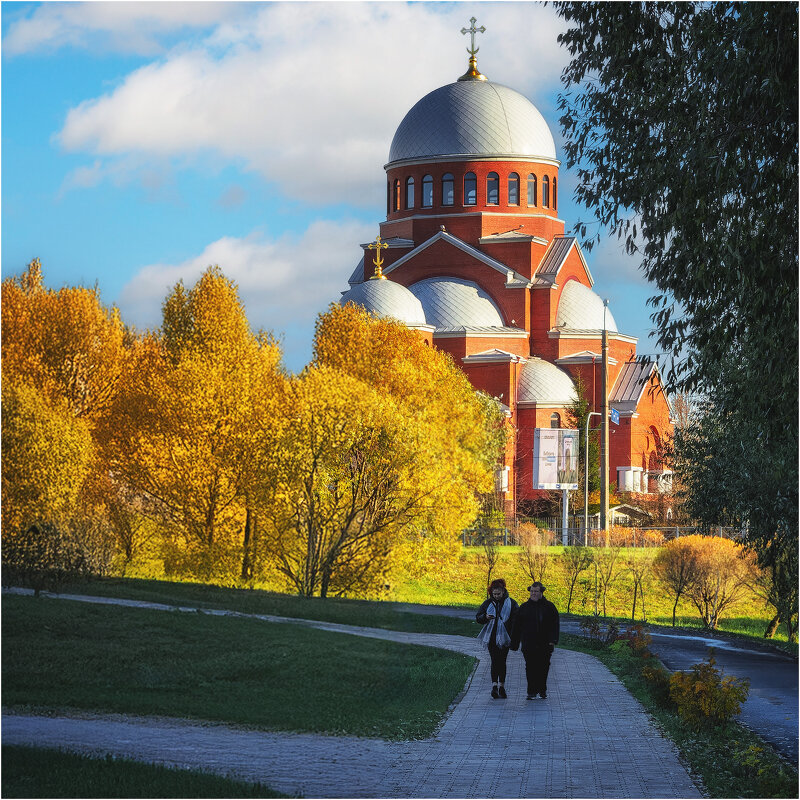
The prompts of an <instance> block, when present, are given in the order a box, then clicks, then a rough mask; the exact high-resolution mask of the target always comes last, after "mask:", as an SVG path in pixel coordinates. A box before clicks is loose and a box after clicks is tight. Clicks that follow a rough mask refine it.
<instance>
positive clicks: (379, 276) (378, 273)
mask: <svg viewBox="0 0 800 800" xmlns="http://www.w3.org/2000/svg"><path fill="white" fill-rule="evenodd" d="M388 247H389V245H388V244H387V243H386V242H382V241H381V235H380V234H378V235H377V236H376V237H375V242H374V244H368V245H367V250H375V251H377V252H376V256H375V258H373V259H372V263H373V264H374V265H375V274H374V275H373V276H372V277H371V278H370V280H371V281H385V280H386V276H385V275H384V274H383V271H382V270H381V267H382V266H383V259H382V258H381V250H386V249H387V248H388Z"/></svg>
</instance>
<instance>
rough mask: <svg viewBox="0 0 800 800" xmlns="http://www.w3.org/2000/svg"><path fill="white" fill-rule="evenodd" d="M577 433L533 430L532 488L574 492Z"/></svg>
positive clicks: (558, 430)
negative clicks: (572, 490)
mask: <svg viewBox="0 0 800 800" xmlns="http://www.w3.org/2000/svg"><path fill="white" fill-rule="evenodd" d="M578 442H579V440H578V431H577V430H573V429H571V428H536V429H535V430H534V435H533V488H534V489H577V488H578V449H579V448H578Z"/></svg>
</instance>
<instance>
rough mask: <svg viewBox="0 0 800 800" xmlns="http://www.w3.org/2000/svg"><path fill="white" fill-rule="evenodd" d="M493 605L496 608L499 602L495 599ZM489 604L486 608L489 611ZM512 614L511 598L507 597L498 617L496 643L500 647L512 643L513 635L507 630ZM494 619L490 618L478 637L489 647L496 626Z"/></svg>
mask: <svg viewBox="0 0 800 800" xmlns="http://www.w3.org/2000/svg"><path fill="white" fill-rule="evenodd" d="M491 606H494V607H495V609H496V608H497V603H495V601H494V600H492V602H491ZM491 606H489V607H488V608H487V609H486V610H487V611H488V610H489V608H491ZM510 616H511V598H510V597H506V599H505V601H504V602H503V606H502V608H501V609H500V616H499V617H498V619H497V637H496V640H495V641H496V644H497V646H498V647H508V646H509V645H510V644H511V637H510V636H509V635H508V631H507V630H506V626H505V623H506V622H508V618H509V617H510ZM494 622H495V621H494V620H493V619H490V620H489V621H488V622H487V623H486V624H485V625H484V626H483V629H482V630H481V632H480V633H479V634H478V639H479V640H480V641H481V642H483V643H484V644H485V645H486V646H487V647H488V646H489V644H490V643H491V641H492V628H493V627H494Z"/></svg>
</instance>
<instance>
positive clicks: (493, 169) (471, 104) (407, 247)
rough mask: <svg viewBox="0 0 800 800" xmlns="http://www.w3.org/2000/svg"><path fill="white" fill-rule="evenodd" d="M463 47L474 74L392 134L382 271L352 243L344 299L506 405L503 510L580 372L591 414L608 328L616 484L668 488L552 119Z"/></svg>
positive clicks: (433, 95) (653, 415)
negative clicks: (436, 351)
mask: <svg viewBox="0 0 800 800" xmlns="http://www.w3.org/2000/svg"><path fill="white" fill-rule="evenodd" d="M473 31H474V25H473ZM473 40H474V32H473ZM469 52H470V53H471V58H470V65H469V69H468V71H467V73H466V74H465V75H463V76H462V77H460V78H459V79H458V80H457V81H455V82H454V83H450V84H448V85H446V86H442V87H441V88H439V89H435V90H434V91H432V92H430V94H427V95H426V96H425V97H423V98H422V99H421V100H420V101H419V102H418V103H417V104H416V105H415V106H414V107H413V108H412V109H411V110H410V111H409V112H408V113H407V114H406V116H405V117H404V118H403V121H402V122H401V123H400V126H399V127H398V128H397V132H396V133H395V135H394V139H393V140H392V144H391V148H390V150H389V160H388V163H387V164H386V166H385V169H386V176H387V183H386V220H385V221H384V222H381V224H380V238H381V239H382V240H383V243H382V247H385V249H381V250H379V253H380V255H381V256H382V258H383V266H382V273H383V275H382V277H383V278H384V279H373V278H375V277H376V275H375V272H376V269H375V266H374V261H373V256H374V255H375V250H374V248H375V244H374V243H373V244H372V248H373V249H368V248H369V245H368V244H363V245H361V247H362V249H364V251H365V254H364V256H362V258H361V260H360V262H359V264H358V266H357V267H356V269H355V271H354V272H353V274H352V276H351V277H350V280H349V283H350V289H349V291H347V292H345V293H344V295H343V297H342V299H341V302H342V303H347V302H353V303H356V304H358V305H361V306H363V307H364V308H366V309H368V310H369V311H371V312H373V313H375V314H376V315H378V316H381V317H390V318H393V319H396V320H399V321H401V322H403V323H405V324H406V325H408V326H409V327H411V328H414V329H415V330H418V331H419V332H420V335H421V336H423V337H424V338H425V339H426V341H428V343H429V344H432V345H433V346H435V347H438V348H440V349H441V350H444V351H445V352H447V353H449V354H450V355H451V356H452V357H453V359H454V360H455V362H456V364H458V365H460V366H461V368H462V369H463V370H464V372H465V373H466V374H467V376H468V377H469V380H470V381H471V382H472V384H473V385H474V386H475V388H476V389H480V390H483V391H485V392H487V393H488V394H490V395H491V396H493V397H496V398H498V399H499V400H500V402H501V403H502V404H503V405H504V406H505V407H506V409H507V413H508V414H509V416H510V419H511V423H512V429H513V436H512V441H511V442H510V444H509V447H508V450H507V452H506V458H505V464H504V465H503V467H502V468H500V469H499V470H498V475H497V484H498V489H499V490H500V491H504V492H505V499H506V501H507V503H508V505H511V504H512V503H514V504H516V503H517V502H519V501H520V500H525V499H527V498H530V497H532V496H535V494H538V493H535V491H534V489H533V476H532V470H533V440H534V429H535V428H550V427H554V428H559V427H562V428H563V427H569V426H568V422H567V408H568V407H569V405H570V404H571V403H572V402H574V400H575V399H576V388H575V386H576V380H577V379H578V376H580V378H581V381H582V383H583V385H584V387H585V390H586V392H587V394H588V399H589V401H590V403H591V405H592V410H593V411H599V410H600V407H601V402H602V399H601V382H602V373H601V339H602V332H603V328H604V326H605V328H606V329H607V331H608V334H607V335H608V354H609V358H608V364H609V366H608V387H609V404H610V407H611V408H612V409H616V410H617V411H618V412H619V417H620V419H619V424H618V425H613V424H612V425H611V426H610V433H609V442H610V446H609V462H610V474H609V485H610V486H612V487H616V488H617V490H618V491H627V492H644V493H656V492H663V491H667V490H669V488H670V478H671V476H670V474H669V472H668V471H667V470H665V469H664V467H663V464H662V447H663V443H664V441H665V439H666V437H667V436H668V434H670V433H671V431H672V422H671V412H670V406H669V403H668V401H667V398H666V396H665V394H664V392H663V390H662V388H661V381H660V376H659V373H658V369H657V366H656V364H655V362H654V361H651V360H649V359H647V358H637V356H636V342H637V340H636V338H635V337H632V336H628V335H626V334H624V333H621V332H620V331H618V330H617V327H616V323H615V322H614V318H613V316H612V315H611V312H610V310H608V309H607V308H606V307H605V306H604V303H603V301H602V299H601V297H600V296H599V295H598V294H596V293H595V291H594V289H593V287H594V280H593V278H592V274H591V272H590V270H589V266H588V264H587V263H586V259H585V257H584V254H583V253H582V251H581V247H580V245H579V243H578V241H577V240H576V239H575V237H573V236H567V235H565V233H564V231H565V223H564V221H563V220H562V219H560V218H559V216H558V184H559V174H558V168H559V164H560V162H559V161H558V159H557V158H556V150H555V144H554V141H553V136H552V134H551V132H550V129H549V127H548V125H547V122H546V121H545V119H544V117H542V115H541V114H540V113H539V111H538V110H537V109H536V108H535V107H534V106H533V104H532V103H531V102H530V101H529V100H528V99H527V98H525V97H523V96H522V95H521V94H520V93H519V92H516V91H514V89H510V88H509V87H507V86H503V85H502V84H499V83H493V82H492V81H489V80H487V79H486V78H485V77H484V76H483V75H481V74H480V72H478V69H477V63H476V59H475V52H476V50H475V47H474V43H473V49H472V50H469ZM595 423H596V418H595Z"/></svg>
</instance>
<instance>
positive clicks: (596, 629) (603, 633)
mask: <svg viewBox="0 0 800 800" xmlns="http://www.w3.org/2000/svg"><path fill="white" fill-rule="evenodd" d="M581 630H582V631H583V635H584V636H585V637H586V638H587V639H588V640H589V641H590V642H591V643H592V644H593V645H595V646H596V647H608V646H609V645H610V644H612V643H613V642H615V641H616V640H617V637H618V635H619V628H618V627H617V623H616V622H614V620H613V619H612V620H609V622H608V623H607V624H605V627H604V623H602V622H601V621H600V615H599V614H592V616H591V617H585V618H584V619H582V620H581Z"/></svg>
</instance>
